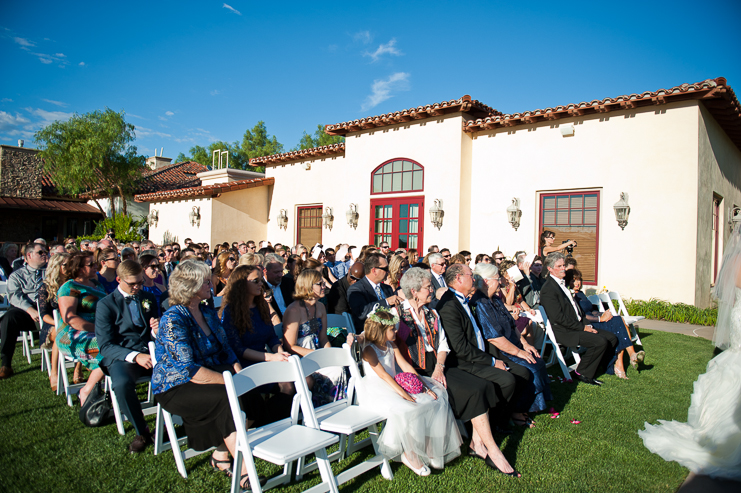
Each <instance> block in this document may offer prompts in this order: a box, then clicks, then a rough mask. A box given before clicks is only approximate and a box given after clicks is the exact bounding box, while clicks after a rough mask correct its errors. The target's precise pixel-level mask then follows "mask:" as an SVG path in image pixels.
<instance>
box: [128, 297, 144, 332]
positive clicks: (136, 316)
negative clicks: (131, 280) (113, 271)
mask: <svg viewBox="0 0 741 493" xmlns="http://www.w3.org/2000/svg"><path fill="white" fill-rule="evenodd" d="M126 304H127V305H129V314H131V321H132V322H134V325H136V326H137V327H144V318H142V315H141V312H140V311H139V299H138V298H137V297H136V296H127V297H126Z"/></svg>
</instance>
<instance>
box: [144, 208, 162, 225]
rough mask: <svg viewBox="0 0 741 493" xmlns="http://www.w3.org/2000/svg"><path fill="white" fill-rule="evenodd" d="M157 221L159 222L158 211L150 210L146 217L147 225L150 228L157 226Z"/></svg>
mask: <svg viewBox="0 0 741 493" xmlns="http://www.w3.org/2000/svg"><path fill="white" fill-rule="evenodd" d="M157 221H159V211H158V210H157V209H152V210H151V211H149V214H148V215H147V223H149V225H150V226H157Z"/></svg>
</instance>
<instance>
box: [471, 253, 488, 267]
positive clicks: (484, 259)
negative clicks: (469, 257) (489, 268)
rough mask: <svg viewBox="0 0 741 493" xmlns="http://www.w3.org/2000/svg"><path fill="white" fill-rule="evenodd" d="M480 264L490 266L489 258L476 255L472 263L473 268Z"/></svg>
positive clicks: (483, 254) (483, 255)
mask: <svg viewBox="0 0 741 493" xmlns="http://www.w3.org/2000/svg"><path fill="white" fill-rule="evenodd" d="M481 262H483V263H485V264H490V263H491V257H489V256H488V255H487V254H485V253H479V254H478V255H476V261H475V262H474V267H475V266H477V265H479V264H480V263H481Z"/></svg>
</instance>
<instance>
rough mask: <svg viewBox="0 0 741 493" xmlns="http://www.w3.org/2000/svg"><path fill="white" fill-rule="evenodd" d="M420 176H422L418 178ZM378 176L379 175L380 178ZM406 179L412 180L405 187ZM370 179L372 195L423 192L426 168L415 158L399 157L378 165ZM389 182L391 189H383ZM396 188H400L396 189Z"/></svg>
mask: <svg viewBox="0 0 741 493" xmlns="http://www.w3.org/2000/svg"><path fill="white" fill-rule="evenodd" d="M415 175H416V176H415ZM418 176H421V177H420V178H418ZM376 177H378V180H377V179H376ZM396 180H398V182H397V181H396ZM406 180H410V181H409V187H406V188H405V186H404V185H405V183H407V181H406ZM370 181H371V183H370V193H371V195H387V194H391V193H413V192H423V191H424V189H425V168H424V166H422V165H421V164H420V163H418V162H417V161H415V160H413V159H409V158H405V157H397V158H394V159H389V160H388V161H385V162H383V163H381V164H380V165H378V166H377V167H376V168H375V169H374V170H373V171H372V172H371V180H370ZM387 183H388V184H389V185H390V188H391V190H389V191H383V190H384V189H385V188H387V187H385V186H384V185H385V184H387ZM396 183H398V184H399V187H395V185H396ZM394 188H398V190H394ZM376 190H380V191H376Z"/></svg>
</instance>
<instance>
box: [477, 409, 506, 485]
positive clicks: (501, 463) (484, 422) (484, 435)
mask: <svg viewBox="0 0 741 493" xmlns="http://www.w3.org/2000/svg"><path fill="white" fill-rule="evenodd" d="M471 424H472V425H473V429H474V433H475V434H478V436H479V438H480V439H481V442H482V443H483V445H484V446H485V447H486V450H487V453H488V455H489V457H490V458H491V460H492V461H493V462H494V465H495V466H497V467H498V468H499V470H500V471H502V472H503V473H510V472H512V471H514V468H513V467H512V466H511V465H510V464H509V462H508V461H507V459H506V458H505V457H504V454H502V451H501V450H499V446H498V445H497V442H495V441H494V437H493V436H492V434H491V427H490V426H489V415H488V413H484V414H481V415H479V416H476V417H475V418H473V419H472V420H471Z"/></svg>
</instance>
